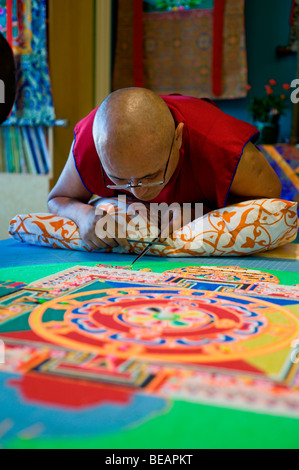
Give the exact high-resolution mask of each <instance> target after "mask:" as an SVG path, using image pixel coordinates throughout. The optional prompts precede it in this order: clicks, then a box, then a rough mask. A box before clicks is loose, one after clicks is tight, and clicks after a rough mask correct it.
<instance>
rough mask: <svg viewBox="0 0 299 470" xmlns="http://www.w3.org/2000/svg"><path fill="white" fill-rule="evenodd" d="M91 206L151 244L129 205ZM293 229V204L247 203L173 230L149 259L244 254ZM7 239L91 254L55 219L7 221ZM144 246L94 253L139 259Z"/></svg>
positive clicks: (284, 239) (273, 243) (105, 202)
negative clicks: (107, 214)
mask: <svg viewBox="0 0 299 470" xmlns="http://www.w3.org/2000/svg"><path fill="white" fill-rule="evenodd" d="M93 205H95V206H97V207H98V208H100V209H102V210H104V211H105V212H107V213H109V214H110V215H112V216H113V217H114V218H115V219H116V220H117V221H118V223H119V224H126V228H127V238H128V239H134V240H136V239H137V240H140V241H149V240H150V238H149V237H148V236H147V234H148V229H147V223H148V222H149V221H148V220H143V222H144V224H142V223H140V215H139V216H138V221H139V223H138V224H136V212H135V214H133V212H134V211H132V210H131V211H130V210H128V205H130V204H129V203H126V204H123V205H121V204H119V201H118V200H117V198H110V199H100V198H99V199H97V200H96V201H95V202H93ZM141 218H142V216H141ZM145 218H146V216H145ZM143 219H144V217H143ZM141 222H142V220H141ZM136 227H138V229H136ZM297 228H298V219H297V203H295V202H290V201H284V200H281V199H258V200H252V201H246V202H242V203H238V204H234V205H231V206H229V207H225V208H223V209H218V210H214V211H211V212H209V213H208V214H206V215H204V216H202V217H199V218H198V219H196V220H195V221H193V222H191V223H189V224H187V225H185V226H184V227H183V228H181V229H180V230H177V231H175V232H174V233H173V235H172V237H171V238H167V240H166V243H167V244H166V245H165V246H164V245H154V246H152V247H151V249H150V250H149V252H148V254H150V255H153V256H180V257H185V256H238V255H239V256H242V255H248V254H253V253H258V252H262V251H268V250H271V249H273V248H276V247H278V246H281V245H284V244H286V243H289V242H291V241H293V240H294V239H295V238H296V235H297ZM9 234H10V236H11V237H13V238H14V239H16V240H19V241H21V242H24V243H29V244H33V245H41V246H46V247H53V248H64V249H70V250H81V251H92V250H91V248H89V247H88V246H87V245H86V243H84V241H83V240H82V239H81V238H80V234H79V231H78V227H77V226H76V224H75V223H74V222H73V221H71V220H69V219H66V218H63V217H60V216H57V215H53V214H46V213H41V214H26V215H17V216H16V217H14V218H13V219H12V220H11V222H10V227H9ZM152 235H153V234H152ZM154 235H155V234H154ZM145 246H146V244H143V243H135V242H131V243H130V249H129V251H125V250H124V249H123V248H121V247H117V248H109V249H106V250H104V249H103V250H98V251H112V252H115V253H125V252H127V253H132V254H133V253H135V254H138V253H140V252H141V251H142V250H143V248H144V247H145Z"/></svg>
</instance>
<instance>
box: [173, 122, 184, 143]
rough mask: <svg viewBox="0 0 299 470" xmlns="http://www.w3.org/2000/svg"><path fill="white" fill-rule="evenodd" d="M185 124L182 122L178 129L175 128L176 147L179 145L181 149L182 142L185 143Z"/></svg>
mask: <svg viewBox="0 0 299 470" xmlns="http://www.w3.org/2000/svg"><path fill="white" fill-rule="evenodd" d="M184 125H185V124H184V123H183V122H180V123H179V124H178V125H177V127H176V130H175V143H176V147H178V148H179V149H180V148H181V146H182V143H183V130H184Z"/></svg>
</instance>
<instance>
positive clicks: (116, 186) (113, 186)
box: [100, 134, 175, 189]
mask: <svg viewBox="0 0 299 470" xmlns="http://www.w3.org/2000/svg"><path fill="white" fill-rule="evenodd" d="M174 138H175V134H174V136H173V139H172V142H171V147H170V152H169V156H168V159H167V163H166V167H165V171H164V176H163V180H162V181H155V182H148V183H147V182H145V183H144V182H142V181H141V180H139V181H138V183H137V184H132V183H131V182H130V183H126V184H106V180H105V172H104V168H103V165H102V162H100V163H101V169H102V175H103V181H104V185H105V187H106V188H108V189H130V188H140V187H143V188H150V187H154V186H161V185H162V184H164V183H165V177H166V173H167V168H168V163H169V160H170V156H171V152H172V147H173V143H174Z"/></svg>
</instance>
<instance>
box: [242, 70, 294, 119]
mask: <svg viewBox="0 0 299 470" xmlns="http://www.w3.org/2000/svg"><path fill="white" fill-rule="evenodd" d="M249 87H250V85H249ZM249 87H247V89H248V90H250V89H251V87H250V88H249ZM276 87H277V82H276V80H274V78H271V79H270V80H269V82H268V83H267V84H266V85H265V90H266V95H265V96H263V97H256V96H255V97H253V98H251V100H250V102H249V107H248V110H249V112H250V114H251V115H252V117H253V120H254V121H255V122H268V123H275V122H278V121H279V118H280V116H281V115H282V114H285V109H286V107H287V103H288V97H287V96H286V94H285V90H289V89H290V85H289V84H288V83H284V84H283V85H282V88H283V93H281V91H280V92H279V93H276V92H275V88H276Z"/></svg>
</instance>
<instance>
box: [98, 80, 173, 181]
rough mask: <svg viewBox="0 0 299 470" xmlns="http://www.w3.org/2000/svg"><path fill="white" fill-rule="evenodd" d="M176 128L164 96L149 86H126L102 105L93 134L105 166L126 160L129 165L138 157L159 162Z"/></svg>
mask: <svg viewBox="0 0 299 470" xmlns="http://www.w3.org/2000/svg"><path fill="white" fill-rule="evenodd" d="M174 130H175V123H174V120H173V117H172V115H171V113H170V111H169V109H168V106H167V105H166V103H165V102H164V101H163V100H162V98H160V97H159V96H158V95H156V94H155V93H154V92H152V91H151V90H147V89H145V88H124V89H120V90H117V91H115V92H113V93H111V94H110V95H109V96H108V97H107V98H106V99H105V100H104V101H103V103H102V104H101V106H100V107H99V109H98V111H97V113H96V115H95V119H94V124H93V138H94V143H95V146H96V149H97V152H98V155H99V156H100V158H101V161H102V163H103V164H104V165H105V166H106V165H108V166H109V164H110V163H112V164H113V166H115V165H123V164H126V165H127V166H128V169H129V168H130V167H131V166H132V165H131V164H133V163H134V162H135V163H136V158H137V157H138V159H144V160H145V161H146V160H148V159H151V160H152V159H154V160H156V163H158V162H159V158H161V154H162V153H163V151H164V149H165V148H167V147H169V144H170V143H171V139H172V138H173V135H174ZM125 176H130V175H125Z"/></svg>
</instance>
